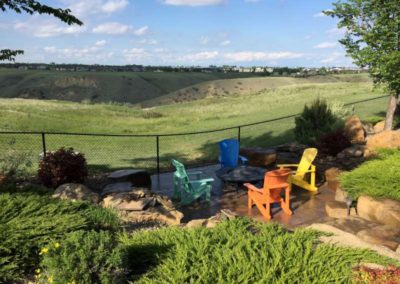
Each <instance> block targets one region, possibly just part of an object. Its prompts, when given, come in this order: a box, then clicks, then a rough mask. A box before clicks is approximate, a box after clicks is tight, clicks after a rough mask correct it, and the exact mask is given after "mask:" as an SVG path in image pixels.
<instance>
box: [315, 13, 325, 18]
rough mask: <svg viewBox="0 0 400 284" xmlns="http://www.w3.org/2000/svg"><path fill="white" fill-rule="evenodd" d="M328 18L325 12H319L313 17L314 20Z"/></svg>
mask: <svg viewBox="0 0 400 284" xmlns="http://www.w3.org/2000/svg"><path fill="white" fill-rule="evenodd" d="M323 17H326V15H325V14H324V13H323V12H319V13H316V14H314V15H313V18H323Z"/></svg>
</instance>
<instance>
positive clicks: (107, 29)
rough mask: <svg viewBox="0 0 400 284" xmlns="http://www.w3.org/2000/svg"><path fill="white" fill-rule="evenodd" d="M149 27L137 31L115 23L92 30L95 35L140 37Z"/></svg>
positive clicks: (128, 26)
mask: <svg viewBox="0 0 400 284" xmlns="http://www.w3.org/2000/svg"><path fill="white" fill-rule="evenodd" d="M148 29H149V27H148V26H144V27H141V28H139V29H136V30H135V29H134V28H133V27H132V26H131V25H125V24H121V23H117V22H109V23H103V24H100V25H98V26H96V27H94V28H93V30H92V31H93V32H94V33H96V34H108V35H123V34H134V35H137V36H142V35H144V34H146V32H147V31H148Z"/></svg>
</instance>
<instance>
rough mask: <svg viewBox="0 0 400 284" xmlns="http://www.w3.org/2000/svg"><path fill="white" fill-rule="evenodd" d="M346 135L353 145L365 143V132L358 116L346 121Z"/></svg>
mask: <svg viewBox="0 0 400 284" xmlns="http://www.w3.org/2000/svg"><path fill="white" fill-rule="evenodd" d="M344 135H345V136H346V137H347V139H349V141H350V142H351V143H352V144H364V143H365V130H364V126H363V124H362V122H361V120H360V118H359V117H358V116H356V115H353V116H350V117H348V118H347V119H346V122H345V125H344Z"/></svg>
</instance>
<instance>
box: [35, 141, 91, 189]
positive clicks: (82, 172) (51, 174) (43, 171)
mask: <svg viewBox="0 0 400 284" xmlns="http://www.w3.org/2000/svg"><path fill="white" fill-rule="evenodd" d="M38 176H39V178H40V180H41V182H42V183H43V184H44V185H45V186H48V187H53V188H56V187H58V186H59V185H62V184H64V183H70V182H75V183H82V182H83V181H84V180H85V178H86V177H87V176H88V169H87V164H86V159H85V157H84V155H83V154H81V153H76V152H75V151H74V149H72V148H68V149H65V148H61V149H59V150H57V151H55V152H48V153H46V156H45V157H43V159H42V160H41V161H40V163H39V170H38Z"/></svg>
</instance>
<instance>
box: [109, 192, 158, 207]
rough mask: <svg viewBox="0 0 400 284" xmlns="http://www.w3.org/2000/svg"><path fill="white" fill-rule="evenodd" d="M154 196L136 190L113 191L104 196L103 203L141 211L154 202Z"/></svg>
mask: <svg viewBox="0 0 400 284" xmlns="http://www.w3.org/2000/svg"><path fill="white" fill-rule="evenodd" d="M152 200H153V197H142V196H141V195H137V194H136V193H135V192H120V193H111V194H109V195H107V196H106V197H105V198H103V200H102V203H101V205H102V206H103V207H106V208H114V209H117V210H126V211H141V210H144V209H145V208H146V207H147V205H149V204H150V202H152Z"/></svg>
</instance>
